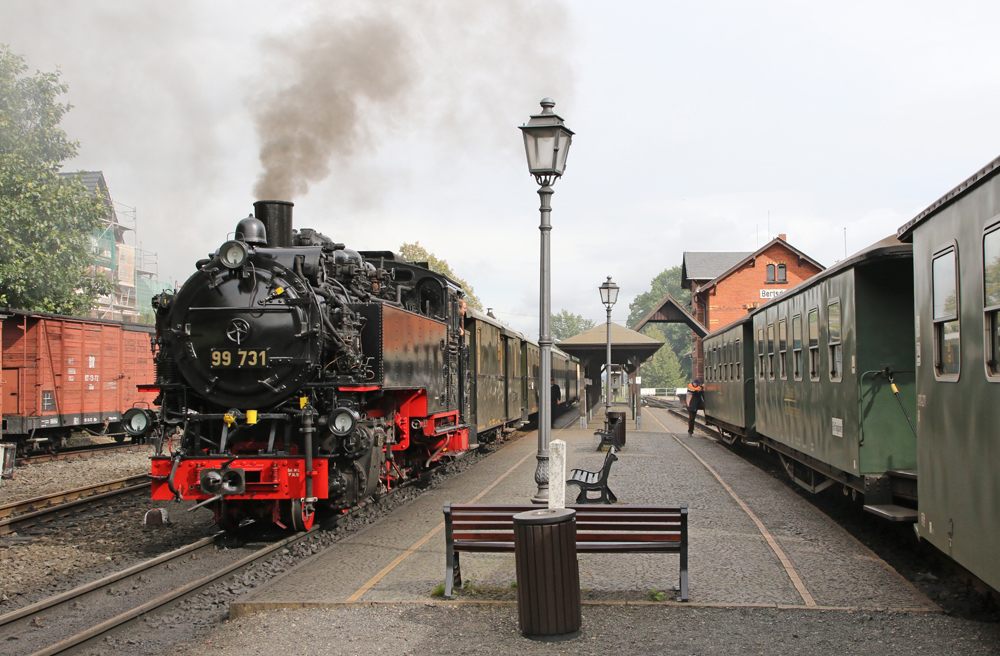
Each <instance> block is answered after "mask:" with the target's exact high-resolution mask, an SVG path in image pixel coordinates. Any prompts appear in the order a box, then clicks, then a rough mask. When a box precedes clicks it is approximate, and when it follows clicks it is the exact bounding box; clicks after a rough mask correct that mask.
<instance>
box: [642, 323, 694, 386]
mask: <svg viewBox="0 0 1000 656" xmlns="http://www.w3.org/2000/svg"><path fill="white" fill-rule="evenodd" d="M644 334H645V335H647V336H649V337H652V338H653V339H658V340H660V341H661V342H666V341H667V339H666V335H664V333H663V330H662V329H661V327H660V326H659V325H651V326H647V327H646V328H645V331H644ZM685 380H686V376H685V373H684V371H683V370H682V369H681V363H680V361H679V360H678V359H677V354H676V353H674V350H673V349H672V348H671V347H670V344H669V343H665V344H664V345H663V348H661V349H660V350H659V351H657V352H656V354H655V355H654V356H653V357H652V358H650V359H649V360H647V361H646V362H644V363H643V364H642V386H643V387H683V385H684V382H685Z"/></svg>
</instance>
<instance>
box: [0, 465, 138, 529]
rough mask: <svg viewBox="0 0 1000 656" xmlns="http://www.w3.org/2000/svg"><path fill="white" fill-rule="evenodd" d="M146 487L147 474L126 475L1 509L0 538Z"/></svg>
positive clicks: (27, 500) (14, 503)
mask: <svg viewBox="0 0 1000 656" xmlns="http://www.w3.org/2000/svg"><path fill="white" fill-rule="evenodd" d="M148 487H149V475H148V474H140V475H137V476H128V477H126V478H119V479H116V480H113V481H106V482H103V483H96V484H94V485H87V486H84V487H78V488H75V489H72V490H65V491H63V492H56V493H54V494H47V495H45V496H41V497H35V498H32V499H26V500H24V501H15V502H13V503H8V504H5V505H3V506H0V535H4V534H7V533H12V532H13V531H15V530H17V529H18V528H24V527H27V526H31V525H33V524H36V523H38V522H40V521H45V520H47V519H51V518H52V517H54V516H56V515H59V514H62V513H64V512H66V511H68V510H81V509H84V508H89V507H91V506H93V505H96V504H98V503H103V502H104V501H105V500H106V499H109V498H113V497H117V496H121V495H123V494H131V493H133V492H137V491H141V490H145V489H147V488H148Z"/></svg>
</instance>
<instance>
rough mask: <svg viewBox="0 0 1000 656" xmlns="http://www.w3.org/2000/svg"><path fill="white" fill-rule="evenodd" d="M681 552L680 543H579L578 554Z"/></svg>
mask: <svg viewBox="0 0 1000 656" xmlns="http://www.w3.org/2000/svg"><path fill="white" fill-rule="evenodd" d="M680 550H681V543H680V542H679V541H678V542H643V543H635V542H577V543H576V552H577V553H615V552H617V553H650V552H666V553H670V552H674V551H680Z"/></svg>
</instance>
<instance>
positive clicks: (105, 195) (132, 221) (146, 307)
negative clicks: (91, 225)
mask: <svg viewBox="0 0 1000 656" xmlns="http://www.w3.org/2000/svg"><path fill="white" fill-rule="evenodd" d="M62 175H65V176H73V177H75V178H77V179H79V180H80V182H82V183H83V185H84V187H86V189H87V191H88V192H90V193H92V194H96V195H98V196H99V197H101V198H102V199H104V201H105V205H106V207H107V212H106V215H105V217H104V218H103V219H102V220H101V227H100V228H98V229H97V230H95V231H94V233H93V234H92V235H91V236H90V245H91V251H92V253H93V255H94V265H93V271H94V272H95V273H97V274H99V275H103V276H105V277H107V278H108V279H110V280H111V281H112V282H113V283H114V288H113V290H112V292H111V294H110V295H108V296H99V297H98V298H97V305H96V307H95V308H94V309H93V310H91V312H90V316H91V317H93V318H96V319H112V320H115V321H127V322H130V323H153V308H152V305H151V303H150V300H151V299H152V297H153V296H154V295H156V294H158V293H160V292H161V291H163V290H165V289H170V288H171V287H172V285H171V284H170V283H169V282H162V281H160V279H159V262H158V259H157V254H156V253H154V252H152V251H147V250H145V249H143V248H142V242H140V241H139V240H138V234H137V232H136V226H137V218H136V210H135V208H134V207H128V206H127V205H123V204H121V203H118V202H116V201H115V200H114V199H113V198H112V197H111V193H110V192H109V191H108V185H107V183H106V182H105V180H104V172H103V171H80V172H78V173H63V174H62ZM128 242H132V243H131V244H130V243H128Z"/></svg>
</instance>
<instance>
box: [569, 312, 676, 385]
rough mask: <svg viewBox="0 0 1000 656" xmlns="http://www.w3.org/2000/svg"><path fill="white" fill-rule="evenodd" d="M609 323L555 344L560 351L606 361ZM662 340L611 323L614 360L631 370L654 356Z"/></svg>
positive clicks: (585, 358) (592, 359)
mask: <svg viewBox="0 0 1000 656" xmlns="http://www.w3.org/2000/svg"><path fill="white" fill-rule="evenodd" d="M607 331H608V325H607V324H606V323H602V324H598V325H597V326H595V327H593V328H591V329H590V330H586V331H584V332H582V333H580V334H579V335H573V336H572V337H570V338H569V339H564V340H563V341H561V342H559V343H558V344H556V346H558V347H559V348H560V349H561V350H563V351H565V352H566V353H569V354H570V355H575V356H576V357H578V358H580V360H581V361H583V362H588V361H594V362H600V363H601V364H603V363H604V360H605V358H606V356H607V344H608V341H607V340H608V333H607ZM661 346H663V342H661V341H659V340H657V339H653V338H652V337H647V336H646V335H643V334H642V333H638V332H636V331H634V330H632V329H630V328H626V327H625V326H619V325H618V324H616V323H612V324H611V362H612V363H613V364H620V365H623V366H624V367H625V370H626V371H628V372H630V373H631V372H632V371H635V369H636V367H638V366H639V364H640V363H642V362H645V361H646V360H648V359H649V358H651V357H653V354H654V353H656V352H657V351H659V350H660V347H661Z"/></svg>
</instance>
